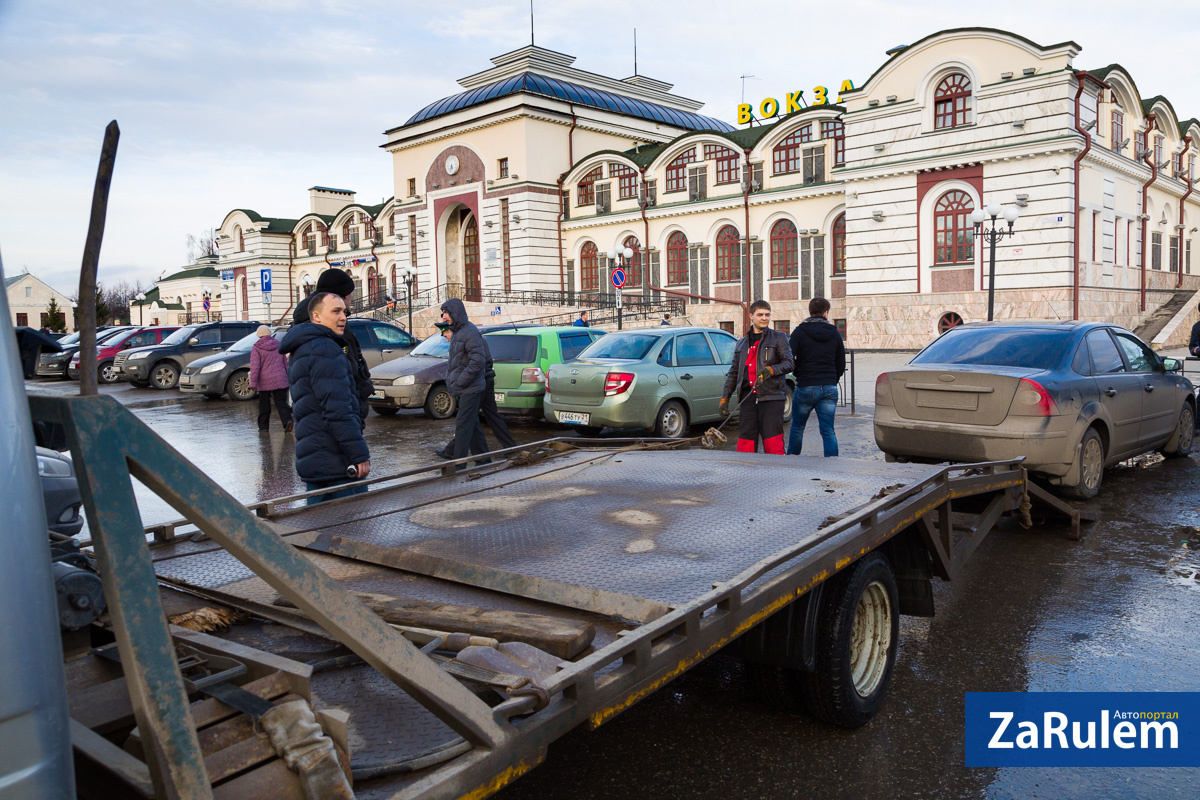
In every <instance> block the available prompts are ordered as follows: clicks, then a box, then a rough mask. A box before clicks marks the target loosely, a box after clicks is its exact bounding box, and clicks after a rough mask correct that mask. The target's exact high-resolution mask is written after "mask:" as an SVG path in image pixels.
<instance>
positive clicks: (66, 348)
mask: <svg viewBox="0 0 1200 800" xmlns="http://www.w3.org/2000/svg"><path fill="white" fill-rule="evenodd" d="M130 327H132V326H130V325H121V326H113V325H101V326H99V327H98V328H96V344H97V345H99V344H100V343H101V342H103V341H104V340H105V339H107V338H108V337H109V336H112V335H114V334H116V333H117V332H118V331H122V330H127V329H129V328H130ZM58 343H59V345H60V346H62V350H60V351H58V352H57V353H43V354H42V355H40V356H39V357H38V362H37V372H36V374H37V376H38V377H39V378H63V379H64V380H65V379H67V378H68V377H70V376H69V375H68V374H67V366H68V365H69V364H70V363H71V357H72V356H74V355H75V354H76V353H77V352H79V333H78V332H75V333H69V334H67V335H66V336H64V337H63V338H61V339H59V340H58Z"/></svg>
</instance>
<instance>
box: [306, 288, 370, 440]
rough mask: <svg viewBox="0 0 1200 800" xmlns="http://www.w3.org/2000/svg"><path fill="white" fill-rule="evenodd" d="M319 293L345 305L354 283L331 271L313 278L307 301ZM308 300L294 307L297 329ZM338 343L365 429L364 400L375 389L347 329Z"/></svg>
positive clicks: (353, 338)
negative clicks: (331, 295) (343, 345)
mask: <svg viewBox="0 0 1200 800" xmlns="http://www.w3.org/2000/svg"><path fill="white" fill-rule="evenodd" d="M321 292H333V293H334V294H336V295H337V296H339V297H341V298H342V300H343V301H345V303H346V304H347V305H348V304H349V303H350V295H352V294H354V279H353V278H351V277H350V275H349V274H348V273H346V272H344V271H342V270H340V269H338V268H337V267H331V268H329V269H327V270H325V271H324V272H322V273H321V274H320V275H319V276H317V286H316V288H315V289H314V290H313V293H312V295H311V297H316V296H317V295H318V294H319V293H321ZM309 299H310V298H309V297H306V298H304V299H303V300H301V301H300V302H299V303H297V304H296V310H295V311H294V312H292V323H293V324H295V325H298V324H300V323H301V322H308V321H309V320H308V303H309ZM342 339H344V340H345V342H346V358H348V359H349V360H350V374H351V377H352V378H353V380H354V388H355V395H356V396H357V397H358V416H359V417H360V419H361V420H362V427H363V428H366V427H367V414H369V413H370V411H371V407H370V406H369V405H368V404H367V398H369V397H370V396H371V392H373V391H375V387H374V386H372V384H371V368H370V367H368V366H367V361H366V359H364V358H363V354H362V347H361V346H360V345H359V343H358V339H357V338H356V337H355V336H354V332H353V331H351V330H350V327H349V326H347V327H346V330H345V331H344V332H343V334H342Z"/></svg>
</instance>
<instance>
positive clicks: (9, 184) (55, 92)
mask: <svg viewBox="0 0 1200 800" xmlns="http://www.w3.org/2000/svg"><path fill="white" fill-rule="evenodd" d="M1187 6H1188V4H1187V3H1183V4H1179V3H1153V4H1145V3H1131V2H1129V0H1122V1H1121V2H1110V0H1092V2H1089V3H1086V4H1082V5H1081V4H1066V3H1044V2H1043V3H1017V4H1013V3H993V4H990V5H981V4H969V3H965V2H962V0H953V2H941V1H940V0H937V1H935V0H906V1H905V2H883V1H882V0H876V1H874V2H872V0H841V1H840V2H837V3H828V2H821V3H800V2H790V3H789V2H769V1H768V0H742V1H741V2H738V3H729V2H710V1H709V0H692V1H691V2H688V3H666V2H648V1H647V0H605V2H583V1H582V0H537V7H536V36H537V44H539V45H541V46H544V47H548V48H551V49H554V50H559V51H561V52H565V53H569V54H571V55H574V56H576V58H577V61H576V62H575V66H576V67H579V68H581V69H585V70H589V71H592V72H598V73H601V74H605V75H611V76H613V77H618V78H621V77H626V76H628V75H630V74H632V72H633V28H634V27H635V26H636V27H637V29H638V33H637V36H638V67H639V70H638V71H639V72H640V73H641V74H643V75H647V76H649V77H653V78H658V79H660V80H665V81H668V82H671V83H674V84H675V89H674V91H676V92H678V93H679V94H682V95H684V96H687V97H692V98H695V99H697V100H702V101H704V102H705V103H706V106H705V108H704V109H702V110H701V113H704V114H708V115H710V116H716V117H720V118H722V119H726V120H729V121H733V120H734V115H735V113H736V108H735V107H736V105H737V103H738V101H739V95H740V92H741V80H740V79H739V76H740V75H743V74H749V75H754V76H756V78H755V79H754V80H749V81H747V82H746V97H747V99H751V98H753V99H755V100H757V99H761V98H762V97H765V96H774V97H779V98H782V97H783V95H784V94H785V93H786V92H788V91H794V90H796V89H805V90H806V91H805V96H806V97H810V96H811V94H812V91H811V87H812V86H815V85H825V86H828V87H829V88H830V89H831V91H836V87H837V86H839V85H840V83H841V81H842V80H843V79H844V78H850V79H851V80H853V81H854V83H855V85H860V84H861V83H862V82H863V81H864V80H865V79H866V78H867V77H868V76H870V74H871V73H872V72H873V71H874V70H875V69H876V68H877V67H878V66H879V65H880V64H881V63H882V62H883V61H884V59H885V56H884V51H885V50H887V49H888V48H890V47H892V46H894V45H898V44H905V43H911V42H913V41H915V40H917V39H919V38H921V37H923V36H925V35H927V34H929V33H931V32H933V31H935V30H938V29H941V28H952V27H963V26H972V25H986V26H993V27H1001V28H1005V29H1007V30H1011V31H1014V32H1016V33H1019V34H1021V35H1023V36H1026V37H1028V38H1030V39H1032V40H1034V41H1036V42H1039V43H1041V44H1053V43H1057V42H1061V41H1064V40H1067V39H1071V40H1074V41H1076V42H1078V43H1079V44H1080V45H1081V46H1082V47H1083V52H1082V53H1081V54H1080V56H1079V57H1078V59H1077V60H1076V66H1079V67H1082V68H1094V67H1099V66H1104V65H1106V64H1109V63H1112V62H1114V61H1115V62H1119V63H1121V64H1122V65H1124V66H1125V67H1126V68H1127V69H1128V70H1130V72H1131V73H1132V75H1133V77H1134V80H1135V81H1136V82H1137V84H1138V88H1139V89H1141V91H1142V92H1143V93H1145V95H1147V96H1153V95H1155V94H1163V95H1165V96H1166V97H1167V98H1168V99H1170V100H1171V102H1172V104H1173V105H1174V107H1175V110H1176V111H1177V112H1179V114H1180V116H1181V117H1183V118H1187V117H1192V116H1197V117H1200V67H1198V63H1200V62H1198V61H1197V58H1196V55H1195V52H1196V51H1195V46H1194V42H1195V41H1196V34H1197V33H1198V32H1200V23H1198V21H1197V14H1196V13H1195V8H1194V7H1193V9H1192V11H1191V12H1188V11H1187ZM528 42H529V4H528V0H493V1H492V2H487V1H486V0H458V2H456V3H453V4H446V3H427V2H421V3H416V2H410V1H409V0H399V1H397V0H391V1H390V2H372V1H369V0H362V1H361V2H349V0H345V1H342V0H325V1H324V2H320V1H317V0H314V1H312V2H305V1H304V0H295V1H294V2H285V1H284V0H255V1H254V2H235V1H233V0H206V2H203V3H196V2H190V1H189V0H172V2H160V1H159V0H155V1H154V2H138V1H135V0H104V1H103V2H94V3H93V2H84V1H83V0H0V108H2V109H3V116H2V117H0V255H2V256H3V259H4V267H5V272H6V274H8V275H13V274H16V273H19V272H21V271H22V269H23V268H28V269H29V271H30V272H33V273H35V274H37V275H38V276H39V277H42V278H43V279H45V280H47V281H48V282H49V283H51V284H52V285H55V286H56V287H57V288H59V289H61V290H64V291H66V292H68V293H71V292H72V290H73V288H74V287H76V286H77V285H78V270H79V263H80V259H81V256H82V252H83V241H84V236H85V234H86V231H87V222H88V210H89V204H90V202H91V194H92V184H93V181H94V180H95V173H96V162H97V159H98V156H99V151H100V142H101V138H102V136H103V132H104V126H105V125H106V124H107V123H108V121H109V120H111V119H116V120H117V121H118V122H119V124H120V126H121V144H120V150H119V153H118V155H117V162H116V170H115V176H114V179H113V186H112V196H111V199H110V203H109V212H108V227H107V230H106V232H105V238H104V247H103V251H102V254H101V259H100V279H101V281H106V282H111V281H116V280H120V279H122V278H128V279H137V278H140V279H142V280H144V281H152V280H154V279H155V278H156V277H157V276H158V275H159V274H160V273H162V272H163V271H164V270H171V269H174V268H176V267H178V266H180V265H182V264H183V263H185V261H186V245H185V240H186V237H187V235H188V234H189V233H195V234H199V233H201V232H202V231H204V230H206V229H208V228H212V227H216V226H217V225H219V224H220V223H221V220H222V219H223V218H224V216H225V214H226V213H227V212H228V211H229V210H230V209H233V208H252V209H254V210H256V211H258V212H259V213H261V214H263V215H266V216H278V217H298V216H300V215H302V214H304V213H305V212H307V211H308V196H307V189H308V187H310V186H312V185H314V184H319V185H325V186H335V187H339V188H347V189H353V190H355V191H357V192H358V199H359V200H360V201H363V202H368V203H373V202H379V201H380V200H381V199H384V198H387V197H390V196H391V195H392V192H393V187H392V185H391V177H390V176H391V172H390V167H389V164H388V158H389V157H388V156H387V154H385V153H384V152H383V151H382V150H380V149H379V145H380V144H382V143H383V141H384V137H383V135H382V133H383V131H384V130H386V129H387V128H390V127H394V126H396V125H399V124H402V123H403V122H404V121H405V120H407V119H408V117H409V116H411V115H412V114H413V113H414V112H415V111H417V110H419V109H420V108H422V107H424V106H425V105H427V104H429V103H431V102H433V101H434V100H437V99H439V98H442V97H445V96H447V95H451V94H454V93H456V92H458V91H461V89H460V87H459V86H458V85H457V83H456V81H457V79H458V78H461V77H463V76H465V75H469V74H471V73H474V72H478V71H480V70H482V69H485V68H486V67H488V66H490V63H489V61H488V59H489V58H491V57H493V56H496V55H499V54H500V53H504V52H507V51H509V50H513V49H516V48H518V47H521V46H523V45H525V44H528Z"/></svg>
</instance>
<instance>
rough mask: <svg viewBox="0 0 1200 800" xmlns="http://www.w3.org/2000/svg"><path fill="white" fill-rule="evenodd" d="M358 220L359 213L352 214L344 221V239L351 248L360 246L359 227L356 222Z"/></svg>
mask: <svg viewBox="0 0 1200 800" xmlns="http://www.w3.org/2000/svg"><path fill="white" fill-rule="evenodd" d="M357 221H358V219H357V215H356V214H351V215H350V216H349V217H347V218H346V221H345V222H343V223H342V241H343V242H346V243H347V244H349V245H350V248H351V249H354V248H355V247H358V227H357V225H356V224H355V223H356V222H357Z"/></svg>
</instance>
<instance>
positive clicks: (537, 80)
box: [404, 72, 734, 131]
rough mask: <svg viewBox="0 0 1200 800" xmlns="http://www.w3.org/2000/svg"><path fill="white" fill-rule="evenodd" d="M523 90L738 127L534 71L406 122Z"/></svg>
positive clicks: (699, 126) (691, 124)
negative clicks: (548, 76) (545, 75)
mask: <svg viewBox="0 0 1200 800" xmlns="http://www.w3.org/2000/svg"><path fill="white" fill-rule="evenodd" d="M520 92H524V93H526V94H536V95H541V96H543V97H552V98H555V99H557V100H564V101H566V102H569V103H578V104H579V105H583V106H590V107H591V108H601V109H604V110H606V111H613V112H616V113H618V114H628V115H629V116H631V117H638V118H639V119H648V120H651V121H653V122H662V123H665V124H667V125H673V126H675V127H677V128H687V129H688V130H697V131H698V130H716V131H732V130H734V127H733V126H732V125H730V124H729V123H728V122H722V121H721V120H719V119H714V118H712V117H705V116H703V115H701V114H693V113H691V112H690V111H679V110H678V109H674V108H667V107H666V106H661V105H659V104H657V103H648V102H646V101H645V100H635V99H634V98H632V97H623V96H621V95H619V94H614V93H612V92H606V91H603V90H601V89H589V88H588V87H586V86H580V85H578V84H575V83H568V82H567V81H561V80H558V79H557V78H546V77H543V76H541V75H535V74H534V73H532V72H522V73H521V74H520V75H514V76H512V77H511V78H505V79H504V80H502V81H497V82H496V83H491V84H488V85H487V86H480V87H479V88H477V89H471V90H470V91H466V92H463V93H461V94H456V95H454V96H452V97H447V98H445V99H443V100H438V101H437V102H436V103H431V104H430V105H427V106H425V108H423V109H421V110H420V111H418V112H417V113H416V114H414V115H413V116H412V118H411V119H410V120H409V121H408V122H406V123H404V124H405V126H408V125H413V124H415V123H417V122H424V121H425V120H428V119H433V118H434V117H440V116H442V115H443V114H449V113H451V112H453V111H461V110H462V109H464V108H470V107H472V106H477V105H480V104H481V103H486V102H487V101H489V100H495V99H496V98H498V97H507V96H508V95H510V94H517V93H520Z"/></svg>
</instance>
